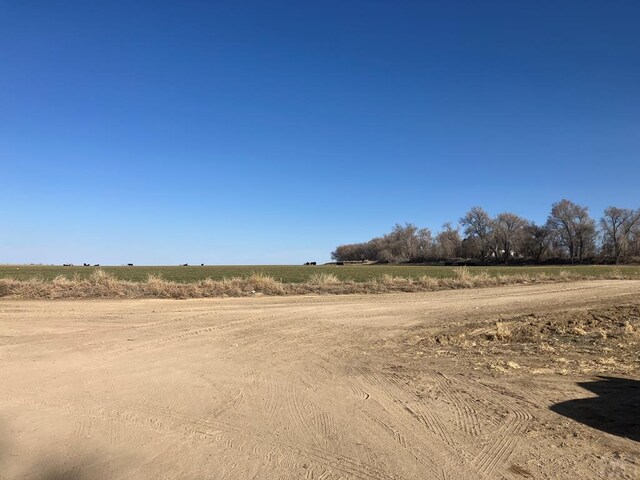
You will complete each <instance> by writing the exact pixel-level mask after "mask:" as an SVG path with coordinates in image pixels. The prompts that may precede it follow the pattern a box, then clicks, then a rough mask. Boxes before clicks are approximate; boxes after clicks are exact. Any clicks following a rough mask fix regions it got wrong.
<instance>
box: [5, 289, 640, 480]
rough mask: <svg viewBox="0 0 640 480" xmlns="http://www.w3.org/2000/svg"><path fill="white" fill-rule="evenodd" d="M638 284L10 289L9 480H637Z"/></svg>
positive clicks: (639, 436)
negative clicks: (351, 291)
mask: <svg viewBox="0 0 640 480" xmlns="http://www.w3.org/2000/svg"><path fill="white" fill-rule="evenodd" d="M639 292H640V282H638V281H622V280H620V281H603V280H600V281H589V282H575V283H560V284H558V283H555V284H542V285H527V286H508V287H495V288H485V289H467V290H448V291H441V292H430V293H415V294H405V293H399V294H389V295H378V296H371V295H350V296H306V297H303V296H290V297H266V296H265V297H261V298H223V299H197V300H184V301H180V302H175V301H168V300H157V299H147V300H100V301H96V300H59V301H56V302H51V301H28V302H25V301H19V300H1V301H0V364H1V365H2V368H1V369H0V384H1V385H2V388H1V389H0V479H2V480H7V479H11V480H14V479H15V480H27V479H28V480H34V479H35V480H45V479H46V480H51V479H54V478H55V479H63V478H64V479H73V480H116V479H118V480H119V479H131V480H133V479H136V480H145V479H154V480H155V479H158V478H162V479H166V480H169V479H183V478H189V479H194V480H197V479H207V478H220V479H226V480H233V479H246V478H260V479H262V478H264V479H271V478H279V479H296V480H297V479H308V480H314V479H317V480H320V479H325V480H326V479H338V478H349V479H352V478H355V479H362V480H372V479H375V480H402V479H404V480H413V479H415V480H423V479H425V478H436V479H451V480H453V479H456V480H457V479H463V480H465V479H467V480H472V479H473V480H476V479H494V478H506V479H512V480H513V479H522V478H536V479H539V478H541V479H567V480H568V479H571V480H573V479H575V478H581V479H582V478H585V479H589V478H594V479H595V478H629V479H633V478H638V473H639V472H640V461H639V458H640V446H639V445H640V444H639V443H638V442H639V441H640V425H638V420H637V411H638V407H639V404H640V398H639V396H638V392H640V387H639V383H640V382H638V380H637V379H638V376H639V375H640V372H639V369H638V364H637V328H638V313H639V305H640V298H639V296H638V293H639ZM543 345H544V347H543ZM634 351H635V352H636V358H635V359H634V356H633V352H634ZM561 358H564V359H565V360H560V359H561ZM600 358H602V359H605V360H604V361H599V360H598V359H600ZM609 358H613V361H611V360H607V359H609ZM582 361H588V362H591V363H587V364H582V363H581V362H582ZM509 362H512V364H509ZM602 375H606V376H607V378H602V377H601V376H602Z"/></svg>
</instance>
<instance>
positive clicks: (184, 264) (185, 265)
mask: <svg viewBox="0 0 640 480" xmlns="http://www.w3.org/2000/svg"><path fill="white" fill-rule="evenodd" d="M180 266H181V267H188V266H189V264H188V263H183V264H181V265H180Z"/></svg>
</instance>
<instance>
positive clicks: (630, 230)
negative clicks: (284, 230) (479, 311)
mask: <svg viewBox="0 0 640 480" xmlns="http://www.w3.org/2000/svg"><path fill="white" fill-rule="evenodd" d="M331 257H332V258H333V259H334V260H336V261H339V262H346V261H366V260H369V261H382V262H393V263H419V262H427V261H442V260H452V259H472V260H476V261H479V262H483V263H505V264H508V263H511V262H513V261H515V260H518V261H523V260H526V261H531V262H536V263H539V262H543V261H549V260H553V259H558V260H561V261H569V262H571V263H574V262H578V263H580V262H584V261H586V260H599V261H609V262H615V263H621V262H625V261H629V260H630V259H633V258H636V260H637V259H638V258H637V257H640V209H637V210H633V209H628V208H618V207H609V208H607V209H606V210H605V211H604V214H603V216H602V217H601V218H600V220H599V222H597V223H596V221H595V220H594V219H593V218H591V216H590V215H589V209H588V208H587V207H585V206H582V205H578V204H576V203H573V202H571V201H569V200H560V201H559V202H556V203H554V204H553V205H552V206H551V211H550V213H549V216H548V218H547V221H546V223H545V224H544V225H536V224H535V223H534V222H531V221H529V220H527V219H525V218H523V217H520V216H518V215H516V214H514V213H511V212H502V213H499V214H498V215H496V216H494V217H492V216H491V215H489V213H487V212H486V211H485V210H484V209H483V208H481V207H473V208H471V209H470V210H469V211H468V212H467V213H466V214H465V215H464V216H463V217H462V218H460V220H459V221H458V224H457V225H453V224H452V223H450V222H447V223H445V224H444V225H443V226H442V229H441V230H440V231H439V232H437V233H436V234H435V235H432V234H431V231H430V230H429V229H426V228H418V227H417V226H415V225H413V224H411V223H407V224H405V225H400V224H396V225H395V226H394V227H393V229H392V230H391V232H389V233H387V234H385V235H383V236H381V237H376V238H373V239H371V240H369V241H367V242H364V243H353V244H347V245H340V246H338V247H337V248H336V249H335V250H334V251H333V252H332V253H331Z"/></svg>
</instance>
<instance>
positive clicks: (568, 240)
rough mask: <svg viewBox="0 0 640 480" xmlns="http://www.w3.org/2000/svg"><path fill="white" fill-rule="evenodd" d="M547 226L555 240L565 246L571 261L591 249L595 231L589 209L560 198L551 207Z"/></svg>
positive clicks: (580, 258)
mask: <svg viewBox="0 0 640 480" xmlns="http://www.w3.org/2000/svg"><path fill="white" fill-rule="evenodd" d="M547 226H548V228H549V229H550V230H551V231H552V232H553V234H554V237H555V239H556V241H557V242H558V243H559V244H560V245H561V246H562V247H564V248H566V250H567V253H568V254H569V258H570V259H571V263H573V262H574V260H575V259H576V258H578V259H579V260H582V258H583V257H584V256H585V255H586V254H587V253H589V252H590V251H592V250H593V248H594V238H595V233H596V228H595V222H594V221H593V219H592V218H591V217H590V216H589V209H588V208H587V207H583V206H580V205H577V204H575V203H573V202H571V201H569V200H561V201H559V202H557V203H554V204H553V205H552V207H551V214H550V215H549V218H548V219H547Z"/></svg>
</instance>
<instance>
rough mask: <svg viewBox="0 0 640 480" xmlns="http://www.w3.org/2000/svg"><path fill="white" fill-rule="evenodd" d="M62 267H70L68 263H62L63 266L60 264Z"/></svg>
mask: <svg viewBox="0 0 640 480" xmlns="http://www.w3.org/2000/svg"><path fill="white" fill-rule="evenodd" d="M62 266H63V267H70V266H71V264H70V263H63V264H62Z"/></svg>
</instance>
